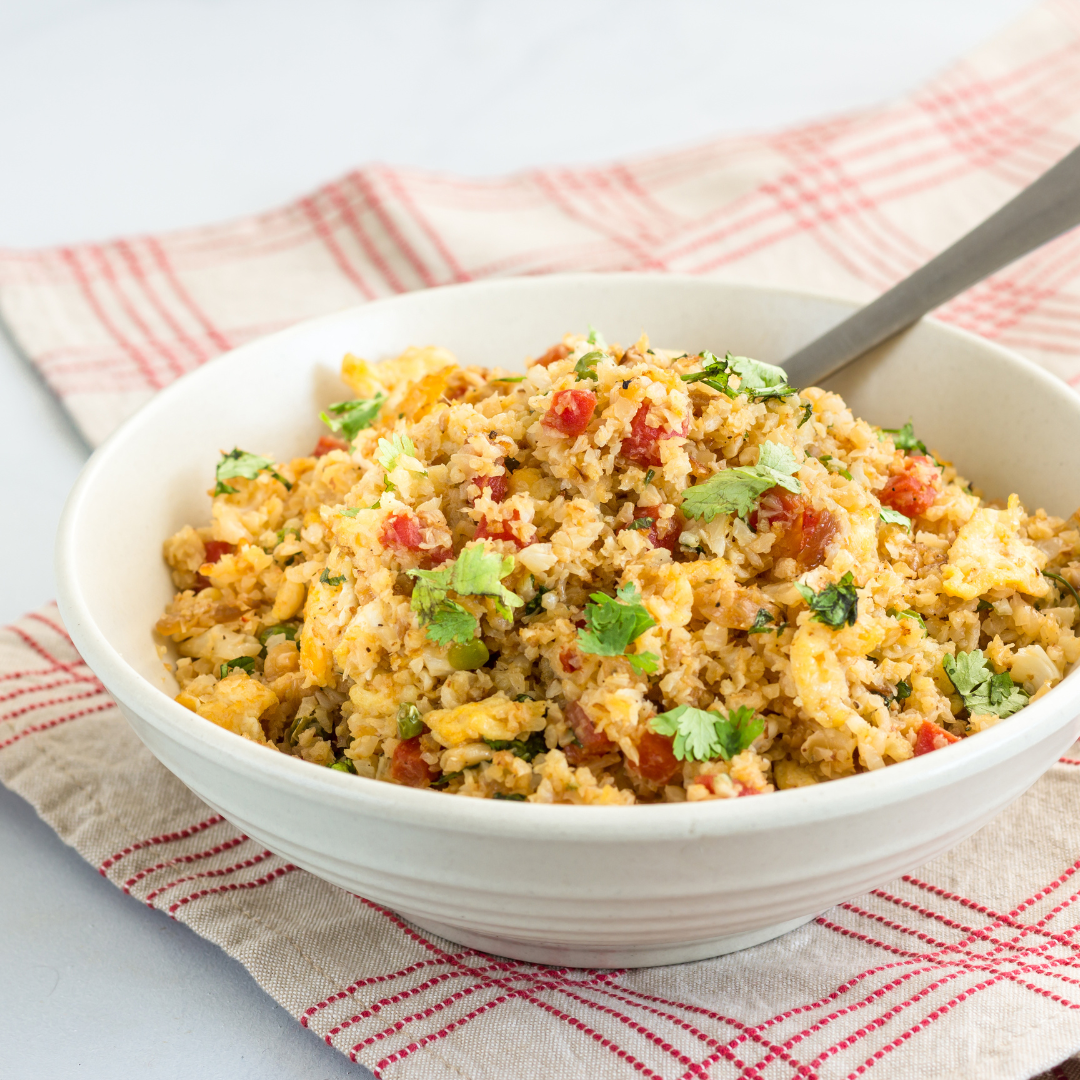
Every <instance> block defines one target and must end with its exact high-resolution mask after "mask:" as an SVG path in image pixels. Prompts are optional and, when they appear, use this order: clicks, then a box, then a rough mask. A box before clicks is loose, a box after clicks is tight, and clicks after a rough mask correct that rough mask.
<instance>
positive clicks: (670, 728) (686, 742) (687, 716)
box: [650, 705, 765, 761]
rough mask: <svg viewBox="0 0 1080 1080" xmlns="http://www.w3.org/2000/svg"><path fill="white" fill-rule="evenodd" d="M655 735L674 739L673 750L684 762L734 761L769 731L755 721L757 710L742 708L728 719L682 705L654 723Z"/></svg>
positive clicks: (734, 710) (760, 720) (658, 717)
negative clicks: (763, 733)
mask: <svg viewBox="0 0 1080 1080" xmlns="http://www.w3.org/2000/svg"><path fill="white" fill-rule="evenodd" d="M650 723H651V725H652V729H653V731H655V732H657V733H658V734H660V735H670V736H674V739H675V743H674V745H673V746H672V750H673V752H674V754H675V756H676V757H677V758H678V759H679V760H680V761H712V760H713V759H714V758H717V757H722V758H723V759H724V760H725V761H730V760H731V759H732V758H733V757H734V756H735V755H736V754H739V753H741V752H742V751H743V750H746V749H747V748H748V747H749V746H750V745H751V743H753V741H754V740H755V739H756V738H757V737H758V736H759V735H760V734H761V733H762V732H763V731H764V730H765V721H764V720H762V719H761V718H760V717H759V718H758V719H757V720H755V719H754V710H753V709H748V708H747V707H746V706H745V705H740V706H739V707H738V708H737V709H732V710H731V712H730V713H728V715H727V716H724V714H723V713H719V712H706V710H704V709H695V708H693V707H691V706H690V705H679V706H678V707H676V708H674V709H672V710H670V711H669V712H665V713H660V714H659V715H658V716H654V717H653V718H652V720H651V721H650Z"/></svg>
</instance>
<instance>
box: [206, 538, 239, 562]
mask: <svg viewBox="0 0 1080 1080" xmlns="http://www.w3.org/2000/svg"><path fill="white" fill-rule="evenodd" d="M205 547H206V558H205V559H204V560H203V562H208V563H216V562H217V561H218V560H219V559H220V558H221V556H222V555H231V554H232V553H233V552H234V551H235V550H236V548H234V547H233V546H232V544H227V543H226V542H225V541H224V540H207V541H206V544H205Z"/></svg>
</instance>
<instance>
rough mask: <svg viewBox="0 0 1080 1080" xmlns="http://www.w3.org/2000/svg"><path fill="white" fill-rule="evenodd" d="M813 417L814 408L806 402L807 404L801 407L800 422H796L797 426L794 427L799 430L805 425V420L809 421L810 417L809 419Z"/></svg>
mask: <svg viewBox="0 0 1080 1080" xmlns="http://www.w3.org/2000/svg"><path fill="white" fill-rule="evenodd" d="M813 415H814V406H813V405H811V404H810V402H809V401H808V402H807V403H806V404H805V405H804V406H803V415H802V419H801V420H800V421H799V422H798V423H797V424H796V425H795V426H796V427H797V428H801V427H802V426H803V424H805V423H806V421H807V420H809V419H810V417H811V416H813Z"/></svg>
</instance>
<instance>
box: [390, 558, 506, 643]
mask: <svg viewBox="0 0 1080 1080" xmlns="http://www.w3.org/2000/svg"><path fill="white" fill-rule="evenodd" d="M513 569H514V558H513V556H512V555H500V554H498V552H493V551H492V552H489V551H488V550H487V549H486V548H485V547H484V544H483V542H477V543H473V544H469V545H468V546H467V547H465V548H462V550H461V554H460V555H459V556H458V557H457V559H456V560H455V561H454V562H453V563H452V564H451V565H450V566H443V567H440V568H439V569H438V570H408V571H406V573H407V574H408V575H409V576H410V577H413V578H416V585H415V587H414V588H413V595H412V602H411V604H410V606H411V607H412V610H413V611H415V612H416V614H417V616H418V617H419V619H420V622H421V624H422V625H426V626H427V636H428V638H429V639H430V640H432V641H434V642H435V643H436V644H438V645H448V644H449V643H450V642H451V641H456V642H458V643H459V644H462V645H464V644H465V643H466V642H468V641H470V640H471V639H472V637H473V636H474V634H475V633H476V631H477V629H478V628H479V625H480V624H479V622H478V621H477V619H476V616H475V615H472V614H470V613H469V612H468V611H466V610H465V608H463V607H462V606H461V605H460V604H458V603H457V602H455V601H453V600H450V599H449V598H448V596H447V594H448V593H450V592H456V593H457V594H458V595H459V596H490V597H491V598H492V599H493V600H494V601H495V610H496V611H497V612H498V613H499V614H500V615H501V616H502V617H503V618H504V619H512V618H513V617H514V613H513V609H514V608H517V607H523V606H524V604H525V601H524V600H522V599H521V597H520V596H518V595H517V593H514V592H511V591H510V590H509V589H508V588H506V586H505V585H503V584H502V579H503V578H504V577H506V575H507V574H509V573H511V572H512V571H513Z"/></svg>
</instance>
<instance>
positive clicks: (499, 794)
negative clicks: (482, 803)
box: [491, 791, 525, 802]
mask: <svg viewBox="0 0 1080 1080" xmlns="http://www.w3.org/2000/svg"><path fill="white" fill-rule="evenodd" d="M491 797H492V798H493V799H501V800H502V801H503V802H524V801H525V796H524V795H522V794H521V793H520V792H514V793H513V794H512V795H507V794H506V793H505V792H503V791H496V792H495V794H494V795H492V796H491Z"/></svg>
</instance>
